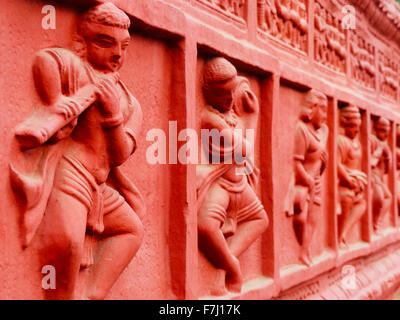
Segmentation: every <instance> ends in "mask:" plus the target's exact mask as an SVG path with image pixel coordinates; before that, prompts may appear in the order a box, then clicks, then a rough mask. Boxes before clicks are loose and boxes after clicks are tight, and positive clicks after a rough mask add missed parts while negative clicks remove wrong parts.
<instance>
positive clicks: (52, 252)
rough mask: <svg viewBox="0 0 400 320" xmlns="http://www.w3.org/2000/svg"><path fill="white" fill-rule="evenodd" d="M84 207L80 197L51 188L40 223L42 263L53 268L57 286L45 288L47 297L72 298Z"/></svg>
mask: <svg viewBox="0 0 400 320" xmlns="http://www.w3.org/2000/svg"><path fill="white" fill-rule="evenodd" d="M86 219H87V208H86V206H85V205H83V204H82V203H81V202H80V201H79V200H76V199H75V198H73V197H71V196H70V195H68V194H66V193H64V192H62V191H60V190H58V189H54V190H53V192H52V194H51V196H50V199H49V202H48V205H47V209H46V214H45V216H44V218H43V223H42V225H41V227H40V231H39V232H40V233H39V235H40V238H41V242H42V243H41V249H40V256H41V261H42V265H43V266H44V265H51V266H53V267H54V268H55V271H56V289H54V290H53V289H47V290H46V296H47V298H48V299H64V300H66V299H74V298H75V297H74V290H75V284H76V280H77V278H78V275H79V269H80V264H81V259H82V253H83V244H84V240H85V231H86Z"/></svg>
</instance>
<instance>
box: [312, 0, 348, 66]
mask: <svg viewBox="0 0 400 320" xmlns="http://www.w3.org/2000/svg"><path fill="white" fill-rule="evenodd" d="M346 48H347V45H346V35H345V32H344V30H343V27H342V23H341V21H340V19H339V18H338V17H337V16H335V15H333V14H332V13H331V12H329V11H328V10H327V9H325V8H324V7H323V5H322V4H320V3H319V2H315V11H314V59H315V61H317V62H319V63H321V64H323V65H324V66H326V67H328V68H330V69H332V70H335V71H337V72H341V73H345V72H346V56H347V50H346Z"/></svg>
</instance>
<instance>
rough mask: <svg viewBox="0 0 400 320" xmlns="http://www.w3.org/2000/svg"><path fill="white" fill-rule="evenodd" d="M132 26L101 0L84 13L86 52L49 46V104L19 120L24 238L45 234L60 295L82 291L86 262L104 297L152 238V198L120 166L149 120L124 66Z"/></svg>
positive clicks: (40, 73)
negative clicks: (148, 212) (146, 235)
mask: <svg viewBox="0 0 400 320" xmlns="http://www.w3.org/2000/svg"><path fill="white" fill-rule="evenodd" d="M129 27H130V19H129V17H128V16H127V15H126V14H125V13H124V12H123V11H121V10H120V9H118V8H117V7H116V6H114V5H113V4H111V3H105V4H99V5H97V6H95V7H93V8H91V9H90V10H88V11H87V12H86V13H84V14H83V15H82V18H81V20H80V23H79V26H78V38H77V39H76V41H77V42H76V51H70V50H68V49H64V48H48V49H44V50H42V51H40V52H39V53H38V54H37V55H36V57H35V59H34V63H33V78H34V82H35V87H36V92H37V95H38V97H39V98H40V104H39V105H37V106H36V109H35V110H34V112H33V114H32V116H31V117H30V118H28V119H27V120H26V121H24V122H23V123H22V124H20V125H19V126H18V127H17V128H16V134H15V136H16V139H17V141H18V142H19V145H20V147H21V150H20V153H18V154H17V155H14V159H13V161H12V162H11V164H10V168H11V172H10V177H11V184H12V187H13V190H14V191H15V194H16V195H17V197H19V199H20V203H21V204H23V208H24V213H23V219H22V238H23V246H24V247H27V246H28V245H30V244H31V242H32V240H33V238H34V236H35V235H36V234H37V235H38V237H39V239H40V240H41V241H40V242H41V245H40V253H41V255H40V260H41V263H42V265H51V266H53V267H54V268H55V270H57V278H56V279H57V280H56V288H55V289H54V290H47V291H46V292H45V294H46V296H47V297H48V298H50V299H74V298H76V292H75V289H76V284H77V279H78V274H79V272H80V270H82V269H90V276H89V278H88V281H87V290H86V291H87V293H86V295H87V298H89V299H103V298H104V297H105V296H106V295H107V293H108V291H109V290H110V288H111V287H112V286H113V284H114V283H115V281H116V280H117V279H118V278H119V276H120V274H121V273H122V272H123V270H124V269H125V268H126V267H127V265H128V264H129V263H130V261H131V260H132V258H133V257H134V256H135V255H136V252H137V251H138V249H139V247H140V245H141V242H142V239H143V226H142V223H141V220H140V219H141V218H142V217H143V215H144V213H145V204H144V201H143V198H142V196H141V195H140V193H139V191H138V189H137V188H136V187H135V186H134V185H133V183H132V182H131V181H130V180H129V179H128V178H127V177H126V176H125V175H124V174H123V172H122V171H121V169H120V168H119V166H120V165H121V164H123V163H124V162H126V161H127V160H128V158H129V157H130V156H131V154H133V153H134V152H135V149H136V143H137V138H138V134H139V132H140V128H141V124H142V110H141V106H140V105H139V103H138V101H137V100H136V99H135V97H134V96H133V95H132V94H131V92H130V91H129V89H128V88H127V87H126V86H125V84H124V82H123V81H122V80H121V79H120V77H119V72H118V71H119V69H120V67H121V66H122V64H123V62H124V58H125V55H126V49H127V47H128V45H129V42H130V34H129V32H128V29H129ZM95 257H96V258H95ZM116 261H118V263H116Z"/></svg>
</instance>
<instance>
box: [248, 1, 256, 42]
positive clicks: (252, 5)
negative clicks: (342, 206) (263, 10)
mask: <svg viewBox="0 0 400 320" xmlns="http://www.w3.org/2000/svg"><path fill="white" fill-rule="evenodd" d="M257 10H258V9H257V0H247V1H246V12H245V15H246V22H247V36H248V41H249V42H251V43H255V42H256V39H257V28H258V18H257Z"/></svg>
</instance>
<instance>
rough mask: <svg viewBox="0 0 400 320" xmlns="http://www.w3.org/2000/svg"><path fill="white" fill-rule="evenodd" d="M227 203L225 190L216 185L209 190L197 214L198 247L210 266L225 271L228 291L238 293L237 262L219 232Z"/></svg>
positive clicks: (240, 283)
mask: <svg viewBox="0 0 400 320" xmlns="http://www.w3.org/2000/svg"><path fill="white" fill-rule="evenodd" d="M229 201H230V197H229V193H228V192H227V191H226V190H225V189H223V188H221V187H219V186H218V185H214V186H213V187H211V188H210V191H209V193H208V195H207V197H206V198H205V200H204V203H203V205H202V207H201V208H200V210H199V212H198V220H197V223H198V237H199V247H200V250H201V251H202V252H203V253H204V254H205V255H206V257H207V259H208V260H209V261H210V262H211V263H212V264H214V265H215V266H216V267H217V268H221V269H223V270H225V271H226V285H227V287H228V290H231V291H236V292H237V291H239V292H240V290H241V287H242V273H241V270H240V264H239V260H238V259H237V258H236V257H235V256H234V255H233V254H232V253H231V252H230V250H229V247H228V244H227V242H226V239H225V237H224V235H223V233H222V231H221V226H222V224H223V222H224V219H225V216H226V209H227V208H228V206H229Z"/></svg>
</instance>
